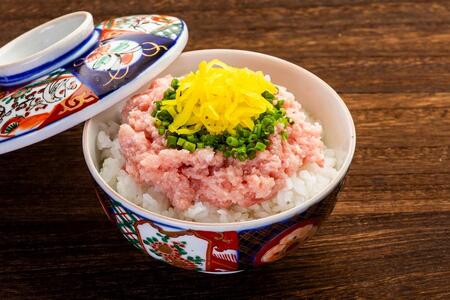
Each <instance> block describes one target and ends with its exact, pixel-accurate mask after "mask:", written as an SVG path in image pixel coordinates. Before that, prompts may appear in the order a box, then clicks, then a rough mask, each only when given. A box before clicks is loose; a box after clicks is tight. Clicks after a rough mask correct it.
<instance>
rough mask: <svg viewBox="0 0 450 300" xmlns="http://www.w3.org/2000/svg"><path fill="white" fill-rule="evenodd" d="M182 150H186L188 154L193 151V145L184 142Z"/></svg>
mask: <svg viewBox="0 0 450 300" xmlns="http://www.w3.org/2000/svg"><path fill="white" fill-rule="evenodd" d="M183 149H186V150H188V151H189V152H194V151H195V144H194V143H191V142H188V141H186V142H184V144H183Z"/></svg>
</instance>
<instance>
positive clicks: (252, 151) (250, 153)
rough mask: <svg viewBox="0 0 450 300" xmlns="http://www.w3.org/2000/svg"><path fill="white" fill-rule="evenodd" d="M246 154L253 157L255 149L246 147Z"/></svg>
mask: <svg viewBox="0 0 450 300" xmlns="http://www.w3.org/2000/svg"><path fill="white" fill-rule="evenodd" d="M247 156H248V158H250V159H254V158H255V157H256V149H255V148H249V149H247Z"/></svg>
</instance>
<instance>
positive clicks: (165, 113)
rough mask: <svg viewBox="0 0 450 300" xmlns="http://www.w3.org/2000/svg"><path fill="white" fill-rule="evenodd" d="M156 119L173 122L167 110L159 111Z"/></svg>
mask: <svg viewBox="0 0 450 300" xmlns="http://www.w3.org/2000/svg"><path fill="white" fill-rule="evenodd" d="M156 117H157V118H158V119H160V120H161V121H168V122H169V123H172V122H173V117H172V115H171V114H170V113H169V112H168V111H167V110H165V109H164V110H160V111H159V112H158V113H157V114H156Z"/></svg>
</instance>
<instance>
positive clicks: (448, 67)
mask: <svg viewBox="0 0 450 300" xmlns="http://www.w3.org/2000/svg"><path fill="white" fill-rule="evenodd" d="M75 10H88V11H91V12H92V13H93V14H94V15H95V17H96V20H97V21H99V20H101V19H104V18H108V17H111V16H119V15H129V14H139V13H165V14H174V15H177V16H180V17H182V18H183V19H185V20H186V22H187V23H188V25H189V29H190V41H189V44H188V47H187V50H194V49H203V48H239V49H248V50H254V51H260V52H264V53H268V54H272V55H276V56H279V57H282V58H285V59H288V60H290V61H292V62H294V63H297V64H299V65H301V66H303V67H305V68H307V69H309V70H311V71H313V72H314V73H316V74H317V75H319V76H320V77H321V78H323V79H324V80H325V81H327V82H328V83H330V84H331V85H332V86H333V87H334V88H336V89H337V91H338V92H339V93H341V95H342V97H343V98H344V100H345V101H346V103H347V104H348V106H349V108H350V110H351V112H352V115H353V118H354V120H355V123H356V127H357V135H358V147H357V151H356V153H355V159H354V162H353V164H352V167H351V169H350V172H349V177H348V180H347V183H346V187H345V189H344V190H343V192H342V193H341V194H340V200H339V202H338V203H337V205H336V208H335V210H334V212H333V214H332V215H331V216H330V218H329V220H327V222H326V224H325V225H324V227H323V228H322V229H321V230H320V231H319V233H318V234H317V236H316V237H315V238H314V239H313V240H311V241H310V242H308V243H307V244H306V245H305V246H304V247H302V248H301V249H300V250H299V251H298V252H297V253H296V254H294V255H293V256H290V257H288V258H286V259H284V260H282V261H280V262H279V263H276V264H273V265H271V266H267V267H264V268H261V269H255V270H251V271H247V272H243V273H240V274H236V275H230V276H211V275H205V274H197V273H190V272H186V271H182V270H178V269H175V268H172V267H169V266H166V265H164V264H162V263H159V262H156V261H153V260H151V259H149V258H148V257H146V256H145V255H143V254H141V253H139V252H137V251H136V250H135V249H134V248H132V247H131V246H130V245H129V244H128V243H127V242H126V241H125V240H124V239H123V238H121V237H120V236H119V233H118V231H117V230H116V229H115V228H114V227H113V226H112V225H111V224H110V223H109V222H108V221H107V219H106V217H105V216H104V215H103V212H102V211H101V209H100V206H99V205H98V204H97V201H96V197H95V193H94V191H93V189H92V185H91V179H90V177H89V174H88V171H87V169H86V167H85V164H84V158H83V155H82V151H81V131H82V125H79V126H77V127H75V128H73V129H71V130H68V131H66V132H64V133H62V134H60V135H58V136H55V137H52V138H50V139H48V140H45V141H43V142H40V143H38V144H36V145H32V146H30V147H27V148H25V149H21V150H19V151H15V152H13V153H8V154H6V155H2V156H0V201H1V204H2V210H1V211H0V233H1V234H0V298H2V299H12V298H17V299H21V298H39V299H42V298H44V299H50V298H58V299H60V298H84V299H87V298H95V299H98V298H125V297H132V296H139V297H146V298H194V297H196V298H205V299H210V298H270V297H271V298H294V297H303V298H324V299H328V298H371V299H380V298H405V299H412V298H414V299H415V298H432V299H439V298H440V299H449V298H450V260H449V257H450V197H449V193H450V158H449V148H450V117H449V112H448V111H449V109H450V52H449V51H448V45H449V43H450V2H449V1H388V0H384V1H368V0H344V1H341V0H306V1H292V0H283V1H269V0H263V1H237V0H232V1H202V0H192V1H187V0H186V1H167V0H166V1H88V0H81V1H75V2H67V1H58V0H49V1H45V2H40V1H31V0H2V1H0V20H1V21H2V25H3V26H2V28H3V30H2V33H1V35H0V44H4V43H6V42H7V41H8V40H10V39H12V38H13V37H15V36H17V35H19V34H20V33H22V32H24V31H26V30H28V29H30V28H32V27H34V26H36V25H38V24H40V23H42V22H44V21H46V20H49V19H51V18H53V17H56V16H59V15H61V14H64V13H68V12H71V11H75Z"/></svg>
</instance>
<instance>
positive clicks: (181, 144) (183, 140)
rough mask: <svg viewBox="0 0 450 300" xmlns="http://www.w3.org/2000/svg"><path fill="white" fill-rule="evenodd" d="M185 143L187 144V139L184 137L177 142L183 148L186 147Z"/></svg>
mask: <svg viewBox="0 0 450 300" xmlns="http://www.w3.org/2000/svg"><path fill="white" fill-rule="evenodd" d="M184 143H186V140H185V139H183V138H182V137H180V138H178V141H177V145H178V146H180V147H182V146H183V145H184Z"/></svg>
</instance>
